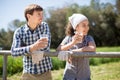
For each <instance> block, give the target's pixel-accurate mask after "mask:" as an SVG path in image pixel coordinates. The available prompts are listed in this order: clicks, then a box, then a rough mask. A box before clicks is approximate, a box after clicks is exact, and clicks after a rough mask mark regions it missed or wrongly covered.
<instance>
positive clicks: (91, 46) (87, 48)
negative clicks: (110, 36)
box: [72, 41, 96, 52]
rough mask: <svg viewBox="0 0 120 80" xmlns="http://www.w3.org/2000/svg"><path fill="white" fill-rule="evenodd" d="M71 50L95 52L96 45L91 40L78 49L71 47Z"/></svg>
mask: <svg viewBox="0 0 120 80" xmlns="http://www.w3.org/2000/svg"><path fill="white" fill-rule="evenodd" d="M72 51H75V52H95V51H96V45H95V43H94V42H93V41H90V42H89V43H88V46H85V47H82V48H79V49H73V50H72Z"/></svg>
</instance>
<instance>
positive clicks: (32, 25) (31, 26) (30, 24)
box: [27, 22, 38, 30]
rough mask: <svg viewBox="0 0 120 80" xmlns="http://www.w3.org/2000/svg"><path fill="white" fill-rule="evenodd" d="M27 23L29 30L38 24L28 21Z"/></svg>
mask: <svg viewBox="0 0 120 80" xmlns="http://www.w3.org/2000/svg"><path fill="white" fill-rule="evenodd" d="M27 25H28V26H29V28H30V29H31V30H35V29H36V27H37V25H38V24H33V23H29V22H28V23H27Z"/></svg>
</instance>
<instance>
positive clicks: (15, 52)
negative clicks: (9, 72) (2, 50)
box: [11, 30, 30, 56]
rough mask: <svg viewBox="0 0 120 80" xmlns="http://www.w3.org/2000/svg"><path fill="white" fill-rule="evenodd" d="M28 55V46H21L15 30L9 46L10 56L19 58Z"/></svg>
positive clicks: (18, 33)
mask: <svg viewBox="0 0 120 80" xmlns="http://www.w3.org/2000/svg"><path fill="white" fill-rule="evenodd" d="M28 53H30V46H24V47H22V46H21V38H20V31H19V30H16V31H15V33H14V36H13V43H12V46H11V54H12V56H21V55H26V54H28Z"/></svg>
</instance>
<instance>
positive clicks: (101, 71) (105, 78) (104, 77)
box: [8, 62, 120, 80]
mask: <svg viewBox="0 0 120 80" xmlns="http://www.w3.org/2000/svg"><path fill="white" fill-rule="evenodd" d="M90 68H91V80H120V62H113V63H106V64H101V65H99V66H90ZM63 71H64V70H63V69H60V70H54V71H52V77H53V80H62V76H63ZM21 74H22V73H17V74H15V75H13V76H9V77H8V80H19V79H20V76H21Z"/></svg>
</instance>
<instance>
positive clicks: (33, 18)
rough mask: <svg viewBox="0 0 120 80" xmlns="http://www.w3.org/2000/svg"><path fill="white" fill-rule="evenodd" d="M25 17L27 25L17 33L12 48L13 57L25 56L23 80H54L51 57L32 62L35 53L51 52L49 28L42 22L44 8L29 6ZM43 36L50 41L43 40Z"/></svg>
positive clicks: (34, 5) (35, 5)
mask: <svg viewBox="0 0 120 80" xmlns="http://www.w3.org/2000/svg"><path fill="white" fill-rule="evenodd" d="M24 15H25V18H26V21H27V23H26V24H25V25H24V26H22V27H20V28H18V29H17V30H16V31H15V33H14V37H13V43H12V47H11V52H12V56H23V74H22V77H21V80H52V77H51V68H52V62H51V59H50V57H46V56H44V57H43V58H42V60H40V61H39V62H38V63H33V61H32V58H33V57H32V56H33V55H34V54H35V53H34V51H49V48H50V43H51V35H50V30H49V26H48V24H47V23H45V22H42V20H43V8H42V7H40V6H39V5H37V4H31V5H28V6H27V7H26V9H25V12H24ZM43 34H44V35H47V36H48V39H47V38H41V37H44V36H43ZM45 37H46V36H45ZM37 54H38V53H37ZM39 54H40V53H39Z"/></svg>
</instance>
